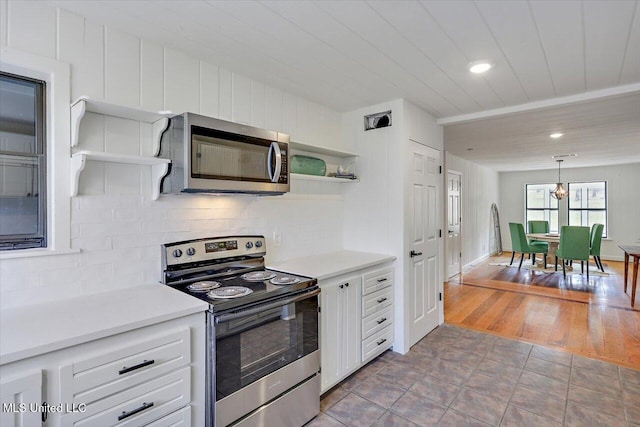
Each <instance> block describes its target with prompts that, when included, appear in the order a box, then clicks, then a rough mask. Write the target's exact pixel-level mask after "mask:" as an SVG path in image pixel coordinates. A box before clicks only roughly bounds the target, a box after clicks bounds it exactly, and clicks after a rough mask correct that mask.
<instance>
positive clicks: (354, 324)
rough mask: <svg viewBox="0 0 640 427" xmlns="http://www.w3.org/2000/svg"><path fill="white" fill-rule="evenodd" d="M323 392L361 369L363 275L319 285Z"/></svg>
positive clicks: (327, 281) (329, 280) (328, 281)
mask: <svg viewBox="0 0 640 427" xmlns="http://www.w3.org/2000/svg"><path fill="white" fill-rule="evenodd" d="M319 285H320V288H321V289H322V292H321V293H320V366H321V368H322V370H321V391H322V392H324V391H326V390H328V389H329V388H331V387H333V386H334V385H335V384H337V383H338V382H339V381H340V380H342V379H343V378H345V377H346V376H347V375H349V374H350V373H352V372H353V371H355V370H356V369H357V368H359V367H360V341H361V338H360V300H361V297H360V292H361V291H360V288H361V286H362V277H361V276H359V275H356V276H350V277H346V278H342V279H336V280H334V279H328V280H326V281H320V283H319Z"/></svg>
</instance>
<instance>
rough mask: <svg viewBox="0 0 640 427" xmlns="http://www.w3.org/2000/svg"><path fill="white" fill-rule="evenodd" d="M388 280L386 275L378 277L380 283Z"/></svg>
mask: <svg viewBox="0 0 640 427" xmlns="http://www.w3.org/2000/svg"><path fill="white" fill-rule="evenodd" d="M386 281H387V278H386V277H383V278H382V279H378V283H382V282H386Z"/></svg>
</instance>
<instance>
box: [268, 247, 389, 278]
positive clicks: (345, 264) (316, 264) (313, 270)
mask: <svg viewBox="0 0 640 427" xmlns="http://www.w3.org/2000/svg"><path fill="white" fill-rule="evenodd" d="M395 259H396V257H395V256H393V255H384V254H371V253H367V252H355V251H336V252H328V253H325V254H319V255H312V256H308V257H304V258H294V259H291V260H287V261H283V262H274V263H272V264H269V265H268V267H269V268H271V269H273V270H280V271H285V272H287V273H292V274H300V275H302V276H309V277H315V278H316V279H318V280H323V279H327V278H329V277H334V276H339V275H341V274H345V273H350V272H352V271H356V270H361V269H363V268H367V267H372V266H374V265H378V264H382V263H385V262H389V261H393V260H395Z"/></svg>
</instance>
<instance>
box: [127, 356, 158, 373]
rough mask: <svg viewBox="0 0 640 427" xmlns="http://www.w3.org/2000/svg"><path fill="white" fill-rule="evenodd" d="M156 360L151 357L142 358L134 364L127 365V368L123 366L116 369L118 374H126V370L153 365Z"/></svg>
mask: <svg viewBox="0 0 640 427" xmlns="http://www.w3.org/2000/svg"><path fill="white" fill-rule="evenodd" d="M155 362H156V361H155V360H153V359H151V360H143V361H142V363H140V364H138V365H135V366H129V367H128V368H127V367H126V366H123V367H122V369H120V370H119V371H118V375H123V374H126V373H127V372H131V371H135V370H136V369H140V368H144V367H145V366H149V365H153V364H154V363H155Z"/></svg>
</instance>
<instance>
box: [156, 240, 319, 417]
mask: <svg viewBox="0 0 640 427" xmlns="http://www.w3.org/2000/svg"><path fill="white" fill-rule="evenodd" d="M265 254H266V244H265V239H264V237H263V236H230V237H216V238H208V239H198V240H190V241H183V242H176V243H168V244H164V245H163V246H162V267H163V282H164V283H165V284H166V285H169V286H171V287H173V288H175V289H178V290H180V291H182V292H186V293H188V294H191V295H193V296H194V297H196V298H200V299H202V300H205V301H207V302H208V303H209V311H208V314H207V397H206V399H207V411H206V418H207V426H215V427H223V426H228V425H234V426H283V427H286V426H291V427H294V426H301V425H303V424H305V423H306V422H307V421H309V420H310V419H311V418H313V417H314V416H315V415H317V414H318V412H319V410H320V408H319V404H320V376H319V370H320V357H319V352H318V294H319V293H320V289H319V288H318V285H317V280H316V279H312V278H309V277H302V276H296V275H293V274H288V273H283V272H279V271H273V270H268V269H265V265H264V256H265Z"/></svg>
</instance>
